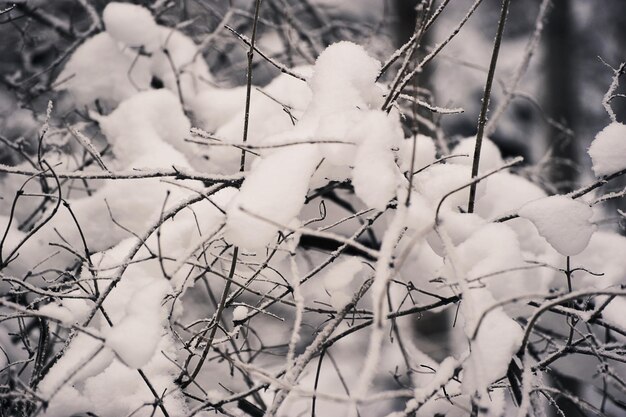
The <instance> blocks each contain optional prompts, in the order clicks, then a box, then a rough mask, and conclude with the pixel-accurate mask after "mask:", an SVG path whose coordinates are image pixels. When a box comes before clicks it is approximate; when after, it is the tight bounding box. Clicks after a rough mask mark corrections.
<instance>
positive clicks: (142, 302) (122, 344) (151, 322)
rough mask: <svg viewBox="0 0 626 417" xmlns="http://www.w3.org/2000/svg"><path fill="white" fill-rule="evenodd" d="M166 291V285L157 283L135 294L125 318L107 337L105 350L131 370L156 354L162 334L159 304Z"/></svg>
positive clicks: (167, 289) (160, 282)
mask: <svg viewBox="0 0 626 417" xmlns="http://www.w3.org/2000/svg"><path fill="white" fill-rule="evenodd" d="M169 289H170V287H169V284H168V283H167V282H165V281H157V282H154V283H152V284H149V285H148V286H145V287H142V288H140V289H138V290H137V291H135V293H134V294H133V295H132V296H131V299H130V300H129V302H128V304H127V305H126V315H125V316H124V318H123V319H122V321H121V322H120V323H118V324H115V325H114V326H113V327H112V328H111V330H110V331H109V332H108V334H107V338H106V344H107V346H108V347H110V348H111V349H112V350H113V351H114V352H115V353H116V354H117V356H118V357H119V358H120V359H121V360H122V361H123V362H124V363H125V364H126V365H128V366H129V367H131V368H134V369H138V368H141V367H142V366H144V365H145V364H146V363H148V362H149V361H150V359H151V358H152V356H153V355H154V354H155V352H156V348H157V345H158V344H159V340H160V337H161V333H162V332H163V325H162V324H161V322H162V320H163V317H162V316H163V314H162V313H161V303H162V300H163V297H164V296H165V295H166V294H167V292H168V291H169Z"/></svg>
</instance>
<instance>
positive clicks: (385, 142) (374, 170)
mask: <svg viewBox="0 0 626 417" xmlns="http://www.w3.org/2000/svg"><path fill="white" fill-rule="evenodd" d="M351 136H360V137H363V138H364V139H363V143H362V144H361V145H360V146H359V147H358V149H357V151H356V156H355V159H354V170H353V172H352V185H353V186H354V192H355V193H356V195H357V196H358V197H359V198H360V199H361V200H363V202H364V203H365V204H366V205H367V206H368V207H374V208H376V209H378V210H384V209H385V207H387V204H388V203H389V201H390V200H391V199H392V198H393V197H394V196H395V194H396V188H397V187H398V185H399V182H400V178H401V174H400V172H399V171H398V167H397V165H396V163H395V160H394V159H395V158H394V155H393V152H392V150H391V148H392V147H394V146H397V145H399V144H400V141H401V140H402V130H401V128H400V126H399V124H397V123H394V121H393V119H390V118H389V117H388V116H387V115H386V114H385V113H384V112H382V111H376V112H370V113H369V114H367V115H366V116H365V119H364V120H363V121H362V122H361V124H359V126H358V128H357V129H356V130H354V131H353V132H352V133H351ZM346 149H347V147H346Z"/></svg>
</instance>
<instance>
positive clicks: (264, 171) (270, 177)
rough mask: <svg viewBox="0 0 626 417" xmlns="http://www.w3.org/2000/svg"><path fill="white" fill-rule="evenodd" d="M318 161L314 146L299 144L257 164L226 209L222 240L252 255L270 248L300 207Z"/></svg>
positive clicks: (271, 155) (281, 150) (282, 149)
mask: <svg viewBox="0 0 626 417" xmlns="http://www.w3.org/2000/svg"><path fill="white" fill-rule="evenodd" d="M318 158H319V157H318V151H317V148H316V147H315V146H312V145H307V144H303V145H294V146H288V147H285V148H281V149H280V150H279V151H277V152H275V153H273V154H270V155H268V156H266V157H265V158H263V159H261V160H259V161H257V163H256V164H255V165H254V167H253V168H252V170H251V171H250V172H249V174H248V175H247V177H246V180H245V181H244V182H243V184H242V186H241V190H240V192H239V194H237V195H236V196H235V198H234V199H233V201H232V202H231V204H230V205H229V207H228V210H227V220H226V231H225V237H226V239H227V240H228V241H229V242H230V243H232V244H235V245H238V246H241V247H244V248H246V249H250V250H252V251H254V250H258V249H262V248H264V247H265V246H267V245H268V244H270V243H271V242H272V240H273V239H274V238H275V236H276V233H277V232H278V230H280V229H282V228H283V227H284V226H287V225H288V224H289V223H290V222H291V221H292V220H293V219H294V218H295V217H296V216H297V215H298V213H299V212H300V209H301V208H302V206H303V205H304V199H305V197H306V193H307V191H308V189H309V180H310V178H311V175H312V174H313V170H314V169H315V167H316V166H317V164H318V163H319V159H318ZM242 209H243V210H242ZM244 210H245V211H244Z"/></svg>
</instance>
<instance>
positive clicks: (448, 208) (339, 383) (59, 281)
mask: <svg viewBox="0 0 626 417" xmlns="http://www.w3.org/2000/svg"><path fill="white" fill-rule="evenodd" d="M268 2H269V3H271V6H272V7H274V8H277V7H281V8H282V10H283V13H284V18H285V19H286V21H287V22H288V23H289V24H291V25H293V26H294V28H295V27H296V26H298V25H296V24H295V23H298V22H299V23H300V24H304V23H302V22H300V21H299V20H298V18H297V17H296V15H295V14H294V12H293V10H292V9H291V6H290V3H289V2H287V1H278V0H277V1H271V2H270V1H269V0H268ZM160 3H167V2H157V4H155V5H154V6H153V9H152V11H151V10H149V9H147V8H144V7H141V6H137V5H132V4H128V3H117V2H111V3H109V4H108V5H107V6H106V7H105V8H104V10H103V13H102V16H101V17H102V22H103V27H104V30H103V31H101V32H99V33H97V34H95V33H93V34H92V33H89V34H88V37H87V36H86V37H87V39H85V41H84V42H82V43H81V44H80V46H77V47H76V49H75V50H72V51H71V56H70V57H69V59H68V60H67V62H65V64H64V66H63V68H62V70H61V71H60V72H59V74H58V76H57V82H55V84H54V88H55V89H56V93H55V94H57V95H59V96H60V95H61V94H64V95H66V100H71V102H72V103H73V105H74V106H76V107H77V108H79V109H81V112H82V110H83V109H86V110H85V111H84V112H82V113H81V116H82V117H83V119H82V120H81V121H74V122H61V118H60V115H59V114H58V113H56V112H55V107H54V106H53V105H52V104H50V105H49V106H48V111H47V114H46V116H45V119H43V123H42V128H41V130H40V132H39V142H38V146H37V151H36V153H35V154H34V155H28V153H27V152H25V151H23V150H22V149H21V148H20V147H19V146H17V145H15V146H13V147H12V148H11V149H13V150H14V151H15V152H18V153H23V154H24V156H25V158H24V162H23V163H22V164H21V165H17V166H9V165H0V172H2V173H4V174H6V175H5V176H4V177H3V180H2V181H3V182H2V184H0V189H1V190H2V192H3V199H2V200H0V212H1V215H2V217H0V231H1V232H2V236H1V240H0V278H1V283H0V285H1V290H0V291H1V296H0V317H1V320H2V324H1V325H0V347H1V349H2V352H1V355H0V383H1V384H2V385H1V386H0V390H1V392H2V394H1V395H0V408H3V410H4V409H6V410H8V411H7V413H8V414H6V413H5V411H0V415H5V414H6V415H20V416H47V417H61V416H70V415H97V416H101V417H108V416H111V417H113V416H116V417H119V416H139V415H141V416H144V415H145V416H152V415H163V416H172V417H174V416H177V417H178V416H181V417H182V416H194V415H196V416H209V415H213V413H214V412H216V413H218V414H222V415H229V416H230V415H250V416H261V415H266V416H279V415H281V416H282V415H285V416H291V415H300V414H302V413H312V414H313V415H315V413H316V410H317V412H319V413H320V415H321V414H322V413H323V414H324V415H354V416H357V415H363V416H366V415H367V416H369V415H372V416H374V415H389V416H412V415H423V416H432V415H449V416H453V415H468V414H471V415H476V416H477V415H489V416H499V415H505V414H508V413H517V414H518V415H520V416H525V415H537V416H540V415H543V409H544V408H548V407H550V404H552V403H554V401H555V400H554V398H555V395H556V393H555V391H554V388H553V387H551V386H549V385H548V383H549V382H547V380H548V379H549V378H550V377H552V376H553V373H555V369H556V368H555V367H554V366H555V363H557V362H560V361H566V360H570V358H571V357H572V356H573V357H576V356H587V357H591V358H592V359H594V360H595V361H596V362H597V365H598V366H600V368H599V371H598V375H599V376H600V377H601V378H602V381H603V384H604V388H603V391H602V394H601V397H602V405H598V404H595V403H593V402H592V401H590V400H588V399H583V398H577V397H576V396H575V395H574V394H571V393H565V394H560V395H566V396H569V397H571V398H570V399H571V401H573V402H576V403H577V404H579V405H580V406H581V407H582V406H583V405H584V408H585V409H590V410H592V411H594V412H595V411H599V412H603V407H604V404H605V402H606V401H613V398H615V394H613V393H614V392H615V391H616V390H617V391H618V392H620V390H621V392H623V386H624V385H623V376H620V375H623V370H624V369H623V366H622V364H623V362H624V358H625V356H624V353H625V352H624V349H623V346H622V344H623V341H624V337H626V322H625V321H624V311H626V299H625V298H624V296H625V295H626V292H625V291H624V289H623V286H624V284H625V283H626V281H625V278H626V276H625V272H624V271H626V260H625V259H626V258H624V256H623V254H624V252H625V251H626V238H625V237H623V236H622V235H620V234H618V233H617V232H616V231H615V230H613V229H610V228H607V227H601V225H602V223H603V222H602V221H601V216H602V214H603V211H602V210H603V207H602V205H601V204H600V203H602V202H604V201H605V200H607V199H609V198H621V197H622V196H623V193H621V194H620V193H617V194H615V193H613V194H607V195H604V196H603V195H601V194H596V195H594V193H596V192H597V190H598V189H599V187H600V185H602V184H604V183H606V182H608V181H610V180H611V179H613V178H617V177H619V176H621V175H623V174H624V172H626V147H625V145H624V144H625V143H626V127H625V126H624V125H623V124H621V123H619V122H618V121H617V120H616V116H615V113H614V112H613V111H612V110H611V109H610V106H609V105H608V104H607V103H608V101H609V100H608V99H606V98H605V101H604V103H602V104H604V105H605V107H607V111H609V114H610V116H611V119H612V120H611V124H609V125H608V126H607V127H606V128H605V129H604V130H602V131H601V132H600V133H598V135H597V137H596V138H595V140H594V141H593V143H592V145H591V147H590V148H589V155H590V157H591V161H592V166H593V172H594V173H595V175H596V176H597V177H598V178H597V179H596V180H594V181H593V182H591V183H590V184H589V185H586V186H583V187H582V188H581V189H579V190H578V191H576V192H573V193H571V194H569V195H548V193H547V192H546V191H544V189H543V188H542V187H540V185H538V184H535V183H533V182H532V181H530V180H529V179H527V178H526V177H524V176H523V175H521V174H520V172H521V171H518V170H516V167H517V165H519V163H520V162H521V161H522V158H516V159H513V160H505V159H503V158H502V156H501V154H500V151H499V149H498V147H497V146H496V145H495V144H494V143H493V142H492V141H490V140H489V139H488V138H487V137H486V136H485V137H483V136H482V132H483V128H484V127H485V123H486V117H487V109H488V104H489V101H488V99H489V91H490V87H491V82H492V81H493V71H495V64H496V62H497V55H498V48H494V52H493V59H492V66H493V68H491V70H492V71H490V74H491V75H490V79H489V81H488V87H487V88H486V97H485V102H484V106H483V112H482V113H481V117H480V121H479V124H480V128H479V131H480V132H481V134H479V135H478V139H477V138H475V137H470V138H465V139H463V140H461V141H460V142H458V143H456V144H451V143H448V142H447V141H446V138H445V135H444V133H443V131H441V129H440V128H439V127H438V125H437V124H436V123H435V121H434V120H435V119H436V118H438V117H444V116H445V117H454V116H455V114H457V113H459V112H460V111H462V109H458V108H454V107H450V108H448V107H440V106H436V105H434V104H432V103H429V101H428V100H427V99H426V98H425V97H423V96H420V95H419V91H420V90H419V88H417V87H416V88H414V89H412V90H411V89H410V88H409V87H412V86H411V85H410V83H411V82H413V81H414V80H415V79H414V77H415V76H416V75H418V74H419V73H420V72H421V71H422V69H423V67H424V66H425V65H427V64H428V63H429V62H430V61H431V60H433V59H434V58H435V57H437V55H438V54H439V53H440V51H441V50H443V49H444V48H445V47H446V45H447V44H448V43H449V42H450V41H451V39H452V38H454V37H455V36H457V34H458V33H459V31H460V30H461V29H462V27H463V26H464V24H465V23H466V22H467V20H468V19H469V18H470V17H471V16H472V14H473V13H474V11H475V10H476V8H477V7H478V5H479V4H480V1H477V2H475V3H474V4H473V5H472V6H471V8H470V9H469V10H468V12H467V14H466V15H465V16H464V17H463V19H462V20H461V22H460V23H459V24H458V25H457V26H456V27H455V28H454V30H453V31H452V32H451V34H450V35H449V37H448V38H446V39H445V40H444V41H443V42H441V43H439V44H438V45H437V46H436V47H435V48H434V49H432V50H431V51H430V52H429V53H427V54H425V55H424V56H423V57H422V58H421V60H419V59H418V60H414V59H413V58H414V57H415V55H414V54H417V51H419V50H420V48H421V47H422V46H423V45H422V44H421V42H423V40H424V33H425V32H426V31H427V30H428V29H429V28H430V27H431V26H432V25H433V24H434V22H435V20H436V19H437V17H438V16H439V15H440V14H441V13H442V12H443V10H444V9H445V8H446V6H447V4H448V2H446V1H444V2H443V3H442V4H440V5H439V7H432V6H434V2H432V1H430V2H429V1H426V2H423V3H424V5H426V6H424V7H422V8H420V9H419V11H420V13H422V15H421V16H420V18H419V20H418V30H417V31H416V33H415V35H414V36H413V37H411V39H410V40H409V42H407V43H406V44H405V45H404V46H402V47H401V48H399V49H398V50H397V51H396V53H394V54H392V55H391V57H390V58H388V59H387V61H386V63H385V64H382V63H381V62H380V61H379V60H378V59H376V58H374V57H373V56H372V55H371V54H370V53H368V52H367V51H366V49H365V48H364V47H362V46H359V45H357V44H355V43H352V42H348V41H341V42H336V43H332V44H331V45H329V46H327V47H325V46H324V42H323V41H322V40H321V38H320V39H318V38H316V37H314V36H313V35H312V34H311V33H301V32H299V36H300V40H301V41H300V42H299V43H298V44H297V45H296V46H297V48H294V49H296V50H301V55H302V56H303V57H304V59H303V61H302V62H306V61H307V58H308V57H310V56H314V58H315V59H314V63H313V62H311V63H310V65H309V64H303V65H300V66H297V67H295V68H290V67H289V66H287V65H285V64H283V63H281V62H280V60H279V59H277V58H276V57H271V56H270V54H269V53H267V52H262V51H263V48H261V47H260V46H258V45H257V44H256V41H257V37H256V31H257V25H258V26H259V27H261V26H264V25H270V23H271V22H270V20H268V19H270V17H271V16H266V15H265V14H264V13H263V7H266V5H265V3H264V2H261V1H257V2H254V9H252V11H251V12H250V11H242V10H239V9H235V8H233V9H229V11H228V12H227V13H226V14H225V15H224V16H223V18H222V20H221V22H222V23H223V24H224V25H225V24H226V23H228V24H229V25H230V26H228V27H227V28H228V30H229V32H231V34H234V35H235V36H236V37H237V38H238V39H240V40H242V41H243V42H244V44H245V46H246V48H249V49H248V55H247V58H248V60H247V74H248V77H247V80H248V84H247V85H246V86H244V87H234V88H223V87H218V86H217V85H216V81H215V80H216V78H215V76H214V75H213V74H212V73H211V68H209V65H208V64H207V62H206V61H205V59H204V56H203V52H204V51H205V48H208V46H210V45H211V43H212V42H215V38H216V37H218V36H225V33H227V32H225V31H223V29H222V28H221V27H219V28H217V30H216V32H214V33H213V34H211V35H210V36H208V37H207V38H206V39H205V40H204V41H201V42H200V43H199V44H198V43H196V41H194V40H193V39H192V38H191V37H189V36H187V35H186V34H185V33H184V30H182V27H181V28H174V27H170V26H167V25H164V24H161V23H162V22H160V20H158V19H157V18H156V17H155V14H156V16H158V13H156V12H157V10H161V7H162V5H161V4H160ZM302 3H303V6H302V7H303V8H305V9H306V8H309V9H310V10H311V13H312V15H313V16H314V17H315V18H316V19H319V20H320V22H327V23H328V20H327V17H326V16H322V15H318V14H317V13H318V12H319V10H317V8H316V7H317V6H315V5H314V4H312V3H311V4H309V2H302ZM503 4H504V5H505V6H508V1H505V2H504V3H503ZM543 4H544V6H542V8H541V11H540V16H539V18H538V20H537V28H536V30H535V33H533V35H532V36H533V37H532V39H531V41H530V42H529V47H528V49H527V50H526V51H525V57H526V58H525V59H524V60H523V63H522V65H521V66H520V69H519V71H518V73H516V75H515V77H514V78H513V82H512V87H511V88H512V90H511V91H509V92H508V94H509V95H508V96H507V101H506V103H508V101H510V100H511V97H512V94H514V93H515V89H516V88H517V85H518V83H519V82H520V78H521V74H522V73H523V71H524V69H525V67H526V66H527V65H528V60H529V59H530V56H532V54H533V51H534V48H536V46H537V44H538V37H539V34H540V33H541V25H542V22H543V19H544V16H543V14H544V13H545V4H546V2H544V3H543ZM163 7H164V6H163ZM506 10H507V9H506V7H505V8H504V9H503V17H502V20H501V27H500V30H499V35H498V36H499V37H501V35H502V28H503V25H504V17H505V16H506ZM9 11H10V10H9V9H7V10H5V11H2V12H1V13H2V14H5V13H8V12H9ZM166 11H167V10H162V12H163V13H165V12H166ZM244 12H245V13H244ZM33 13H34V11H33ZM240 15H243V16H244V17H245V18H246V19H247V20H249V21H250V22H248V23H251V27H252V35H251V36H250V37H248V36H246V35H244V34H243V31H242V30H241V28H238V29H235V26H233V25H232V22H231V21H232V20H234V19H235V17H234V16H240ZM92 18H93V19H94V22H95V23H94V25H97V20H95V19H96V18H97V16H92ZM55 22H56V21H51V24H54V25H55V26H58V24H57V23H58V22H56V23H55ZM159 22H160V23H159ZM294 22H295V23H294ZM281 25H282V23H281ZM182 26H184V25H182ZM231 26H232V27H231ZM94 27H95V26H94ZM244 27H245V26H244ZM294 28H292V30H295V31H296V32H297V30H296V29H294ZM283 29H284V28H282V26H281V29H280V30H283ZM58 30H60V31H66V29H65V28H64V26H62V27H59V28H58ZM240 32H241V33H240ZM339 32H341V31H339ZM220 33H221V34H220ZM68 34H69V32H68ZM68 36H69V35H68ZM497 43H498V44H499V40H498V41H497ZM254 52H256V53H258V54H259V55H260V59H266V60H268V61H270V63H271V65H272V66H273V67H275V68H277V69H278V70H279V72H280V74H279V75H278V76H276V78H274V79H273V80H272V81H271V82H270V83H269V84H267V85H266V86H264V87H254V86H253V84H252V82H253V71H254V65H253V64H254ZM622 68H623V65H622V66H620V70H619V71H618V70H616V71H615V74H614V75H615V80H614V82H613V84H612V86H611V89H610V90H609V93H607V97H608V96H610V95H611V94H613V90H615V86H616V85H617V84H618V78H619V76H621V72H623V71H621V69H622ZM394 71H396V72H395V74H394V73H393V72H394ZM411 93H414V94H413V95H412V94H411ZM504 106H506V104H504ZM418 107H419V108H420V110H419V111H420V112H427V113H430V114H431V116H433V118H432V120H431V121H427V120H426V119H424V121H423V123H422V124H423V125H424V126H420V125H419V124H420V123H421V122H420V120H422V119H420V117H421V116H418V109H417V108H418ZM410 123H415V124H413V125H411V126H409V124H410ZM425 127H426V128H425ZM433 128H434V129H435V131H431V129H433ZM490 131H491V127H490V128H487V132H490ZM420 132H421V133H420ZM431 136H432V137H431ZM442 140H443V141H444V142H446V143H445V146H443V145H442V142H441V141H442ZM477 140H478V143H477ZM53 143H56V144H60V145H57V146H52V144H53ZM71 144H73V146H72V145H71ZM64 146H65V148H64ZM449 148H450V150H448V149H449ZM67 149H70V151H69V152H67ZM622 150H624V152H622ZM475 152H478V154H477V155H475ZM78 185H80V186H81V187H82V189H80V190H78V191H76V188H77V187H78ZM620 214H622V216H623V213H622V212H620ZM437 316H438V317H444V320H443V322H442V323H440V324H439V326H440V327H441V329H440V331H441V332H442V333H446V334H447V338H448V340H447V341H444V342H441V344H442V346H439V348H438V350H436V351H435V353H436V352H439V353H441V352H443V353H444V355H442V357H439V358H436V357H435V356H436V355H435V354H434V353H433V352H432V351H431V352H429V351H427V348H428V346H429V343H438V342H436V341H435V342H433V341H431V340H429V336H428V334H426V333H420V330H416V329H417V328H419V326H420V324H421V323H424V322H427V321H428V320H432V318H433V317H437ZM569 397H568V398H569ZM572 398H573V399H572ZM614 402H616V403H617V400H616V401H614ZM581 404H582V405H581Z"/></svg>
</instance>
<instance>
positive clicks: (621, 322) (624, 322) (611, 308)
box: [596, 297, 626, 340]
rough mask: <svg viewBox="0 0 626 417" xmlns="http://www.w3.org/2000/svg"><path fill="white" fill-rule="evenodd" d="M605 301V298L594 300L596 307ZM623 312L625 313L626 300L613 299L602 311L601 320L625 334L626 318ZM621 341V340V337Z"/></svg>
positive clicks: (620, 298) (622, 298)
mask: <svg viewBox="0 0 626 417" xmlns="http://www.w3.org/2000/svg"><path fill="white" fill-rule="evenodd" d="M606 300H607V298H606V297H598V298H597V299H596V306H601V305H603V304H604V303H605V302H606ZM624 311H626V299H624V297H615V298H614V299H613V300H611V302H610V303H608V304H607V305H606V307H604V309H603V310H602V318H603V319H604V320H605V321H606V322H607V323H609V324H612V325H613V326H615V327H617V328H618V329H620V330H622V331H624V332H626V317H624ZM621 340H623V337H622V339H621Z"/></svg>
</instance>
